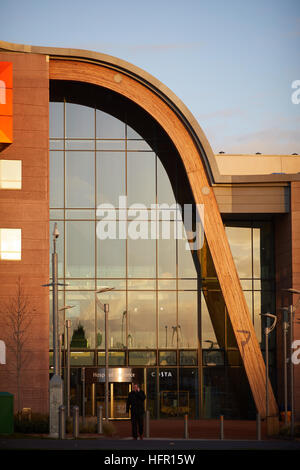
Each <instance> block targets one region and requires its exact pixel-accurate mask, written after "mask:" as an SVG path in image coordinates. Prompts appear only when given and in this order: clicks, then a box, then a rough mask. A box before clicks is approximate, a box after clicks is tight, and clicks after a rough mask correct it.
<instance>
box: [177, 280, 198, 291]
mask: <svg viewBox="0 0 300 470" xmlns="http://www.w3.org/2000/svg"><path fill="white" fill-rule="evenodd" d="M197 287H198V282H197V280H196V279H192V280H190V279H188V280H179V281H178V289H179V290H197Z"/></svg>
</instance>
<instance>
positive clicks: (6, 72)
mask: <svg viewBox="0 0 300 470" xmlns="http://www.w3.org/2000/svg"><path fill="white" fill-rule="evenodd" d="M0 80H3V81H4V82H5V84H6V88H12V87H13V74H12V62H0Z"/></svg>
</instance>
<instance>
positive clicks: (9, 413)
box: [0, 392, 14, 434]
mask: <svg viewBox="0 0 300 470" xmlns="http://www.w3.org/2000/svg"><path fill="white" fill-rule="evenodd" d="M13 432H14V396H13V395H12V394H11V393H8V392H0V434H12V433H13Z"/></svg>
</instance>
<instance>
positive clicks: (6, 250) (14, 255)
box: [0, 228, 21, 260]
mask: <svg viewBox="0 0 300 470" xmlns="http://www.w3.org/2000/svg"><path fill="white" fill-rule="evenodd" d="M20 259H21V229H19V228H16V229H15V228H0V260H20Z"/></svg>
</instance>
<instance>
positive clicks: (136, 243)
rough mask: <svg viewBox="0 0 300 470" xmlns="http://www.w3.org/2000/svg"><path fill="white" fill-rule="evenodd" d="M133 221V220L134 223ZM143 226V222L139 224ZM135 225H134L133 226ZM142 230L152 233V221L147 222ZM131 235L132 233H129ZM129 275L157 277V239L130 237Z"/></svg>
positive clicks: (128, 243)
mask: <svg viewBox="0 0 300 470" xmlns="http://www.w3.org/2000/svg"><path fill="white" fill-rule="evenodd" d="M132 223H133V222H131V224H132ZM139 226H140V227H141V226H142V223H140V224H139ZM131 227H133V226H131ZM143 227H144V228H141V230H145V231H147V228H148V233H150V223H148V222H145V225H143ZM129 235H130V233H129ZM127 246H128V277H133V278H139V277H142V278H146V277H149V278H154V277H156V240H151V239H148V240H144V239H141V238H139V239H137V240H134V239H132V238H130V237H129V238H128V242H127Z"/></svg>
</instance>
